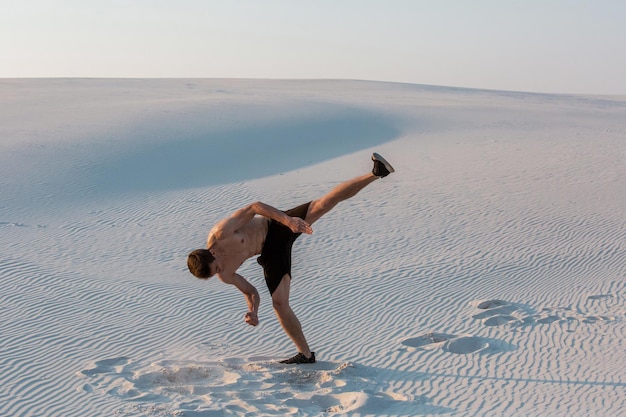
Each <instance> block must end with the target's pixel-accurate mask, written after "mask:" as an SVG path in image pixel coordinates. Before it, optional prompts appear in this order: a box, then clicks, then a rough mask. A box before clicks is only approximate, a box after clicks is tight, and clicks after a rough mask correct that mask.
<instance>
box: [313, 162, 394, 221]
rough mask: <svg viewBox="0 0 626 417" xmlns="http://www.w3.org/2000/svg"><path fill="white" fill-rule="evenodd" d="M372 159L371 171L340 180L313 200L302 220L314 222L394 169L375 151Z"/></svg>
mask: <svg viewBox="0 0 626 417" xmlns="http://www.w3.org/2000/svg"><path fill="white" fill-rule="evenodd" d="M372 161H374V168H373V169H372V172H371V173H368V174H365V175H361V176H360V177H356V178H353V179H351V180H348V181H345V182H342V183H341V184H339V185H337V186H336V187H335V188H333V189H332V190H330V192H329V193H328V194H326V195H325V196H323V197H322V198H319V199H317V200H313V201H312V202H311V204H310V205H309V210H308V211H307V214H306V217H305V219H304V220H305V221H306V222H307V223H309V224H313V223H315V222H316V221H317V220H319V218H320V217H322V216H323V215H324V214H326V213H328V212H329V211H331V210H332V209H333V207H335V206H336V205H337V204H339V203H340V202H342V201H344V200H347V199H349V198H351V197H354V196H355V195H356V194H357V193H358V192H359V191H361V190H362V189H363V188H365V187H367V186H368V185H369V184H371V183H372V182H374V181H376V180H377V179H379V178H383V177H386V176H387V175H389V174H390V173H392V172H394V171H395V170H394V169H393V167H392V166H391V164H390V163H389V162H387V161H386V160H385V158H383V157H382V156H380V155H379V154H377V153H373V154H372Z"/></svg>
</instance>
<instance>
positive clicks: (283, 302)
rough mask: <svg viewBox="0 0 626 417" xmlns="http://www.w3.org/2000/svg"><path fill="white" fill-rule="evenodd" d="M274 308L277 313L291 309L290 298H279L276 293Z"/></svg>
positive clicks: (273, 299) (274, 295)
mask: <svg viewBox="0 0 626 417" xmlns="http://www.w3.org/2000/svg"><path fill="white" fill-rule="evenodd" d="M272 307H274V310H276V311H282V310H284V309H286V308H289V298H287V297H284V296H280V295H278V296H277V295H276V293H274V294H273V295H272Z"/></svg>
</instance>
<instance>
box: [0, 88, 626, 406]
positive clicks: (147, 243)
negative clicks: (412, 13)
mask: <svg viewBox="0 0 626 417" xmlns="http://www.w3.org/2000/svg"><path fill="white" fill-rule="evenodd" d="M0 136H1V138H2V140H1V142H0V196H1V197H0V246H1V247H2V252H1V253H0V286H1V287H0V289H1V290H0V317H1V319H0V330H1V333H0V415H2V416H222V415H235V416H244V415H245V416H253V415H281V416H283V415H298V416H314V415H342V414H345V415H360V416H364V415H411V416H417V415H420V416H421V415H450V416H591V415H593V416H617V415H623V414H625V413H626V378H625V377H624V375H625V373H624V369H626V349H625V346H624V340H625V338H626V280H625V278H626V227H625V219H626V216H625V214H626V210H625V207H626V183H625V180H624V178H626V164H624V160H625V159H626V97H609V96H601V97H600V96H575V95H547V94H528V93H516V92H503V91H486V90H467V89H458V88H444V87H434V86H420V85H409V84H392V83H377V82H363V81H305V80H300V81H269V80H219V79H214V80H212V79H208V80H198V79H189V80H124V79H110V80H99V79H41V80H37V79H16V80H12V79H3V80H0ZM374 151H376V152H379V153H380V154H382V155H383V156H385V157H386V158H387V159H388V160H389V161H390V162H391V163H392V164H393V165H394V167H395V168H396V172H395V173H394V174H392V175H390V176H389V177H387V178H384V179H382V180H380V181H376V182H375V183H373V184H372V185H370V186H369V187H368V188H366V189H365V190H363V191H362V192H361V193H360V194H358V195H357V196H356V197H354V198H353V199H351V200H349V201H346V202H343V203H341V204H340V205H339V206H337V207H336V208H335V209H334V211H332V212H331V213H329V214H328V215H327V216H326V217H324V218H323V219H322V220H320V221H319V222H318V223H316V224H315V225H314V233H313V234H312V235H310V236H302V237H301V238H300V239H299V240H298V241H297V242H296V244H295V246H294V267H293V271H292V272H293V282H292V290H291V294H292V296H291V299H292V307H293V309H294V311H295V312H296V314H297V315H298V317H299V318H300V321H301V322H302V325H303V328H304V332H305V335H306V336H307V339H308V340H309V343H310V345H311V347H312V349H313V350H315V351H316V353H317V357H318V363H316V364H314V365H306V366H286V365H280V364H277V363H276V361H277V360H279V359H283V358H286V357H288V356H291V355H293V354H294V353H295V348H294V346H293V345H292V343H291V342H290V341H289V339H288V338H287V336H286V335H285V334H284V333H283V331H282V329H281V328H280V326H279V324H278V323H277V321H276V318H275V316H274V314H273V311H272V308H271V301H270V297H269V294H268V292H267V289H266V287H265V284H264V281H263V276H262V271H261V269H260V267H259V266H258V265H257V263H256V262H255V260H254V259H251V260H249V261H247V262H246V263H245V264H244V265H243V266H242V268H241V269H240V273H241V275H243V276H244V277H246V278H247V279H248V280H249V281H250V282H251V283H252V284H253V285H255V286H256V287H257V288H258V289H259V292H260V293H261V308H260V312H259V319H260V321H261V323H260V325H259V326H258V327H255V328H252V327H249V326H247V325H246V324H245V323H244V321H243V315H244V313H245V312H246V305H245V301H244V298H243V296H241V294H240V293H238V291H237V290H236V288H234V287H229V286H227V285H224V284H223V283H221V282H219V281H218V280H216V279H212V280H209V281H201V280H197V279H195V278H194V277H193V276H191V275H190V274H189V272H188V271H187V268H186V256H187V253H188V252H189V251H190V250H192V249H195V248H198V247H202V246H203V244H204V243H205V240H206V234H207V232H208V230H209V228H210V227H211V226H212V225H213V224H214V223H215V222H217V221H218V220H220V219H221V218H223V217H225V216H227V215H229V214H230V213H231V212H233V211H234V210H236V209H238V208H239V207H241V206H243V205H245V204H248V203H250V202H252V201H255V200H260V201H263V202H265V203H268V204H270V205H273V206H275V207H277V208H280V209H287V208H290V207H293V206H295V205H297V204H300V203H302V202H305V201H308V200H311V199H313V198H317V197H319V196H321V195H323V194H324V193H325V192H327V191H328V190H329V189H330V188H332V186H334V185H336V184H338V183H339V182H341V181H343V180H346V179H349V178H352V177H355V176H357V175H360V174H363V173H365V172H368V171H369V170H370V169H371V161H370V155H371V153H372V152H374Z"/></svg>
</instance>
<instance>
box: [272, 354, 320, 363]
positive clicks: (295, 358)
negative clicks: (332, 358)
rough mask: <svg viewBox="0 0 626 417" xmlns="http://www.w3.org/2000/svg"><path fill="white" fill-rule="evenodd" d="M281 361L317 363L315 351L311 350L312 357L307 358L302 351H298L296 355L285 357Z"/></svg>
mask: <svg viewBox="0 0 626 417" xmlns="http://www.w3.org/2000/svg"><path fill="white" fill-rule="evenodd" d="M280 363H288V364H292V363H296V364H300V363H315V352H311V357H310V358H307V357H306V356H304V354H302V353H298V354H297V355H296V356H293V357H291V358H289V359H285V360H284V361H280Z"/></svg>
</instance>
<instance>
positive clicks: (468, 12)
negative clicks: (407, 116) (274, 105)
mask: <svg viewBox="0 0 626 417" xmlns="http://www.w3.org/2000/svg"><path fill="white" fill-rule="evenodd" d="M0 10H1V12H0V77H228V78H241V77H246V78H340V79H368V80H381V81H397V82H408V83H417V84H434V85H446V86H460V87H475V88H489V89H501V90H518V91H540V92H559V93H598V94H626V24H625V23H624V22H626V1H623V0H596V1H591V0H589V1H583V0H524V1H522V0H517V1H515V0H450V1H446V0H379V1H374V0H309V1H304V0H256V1H253V0H223V1H216V0H167V1H166V0H57V1H55V0H49V1H45V0H0Z"/></svg>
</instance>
